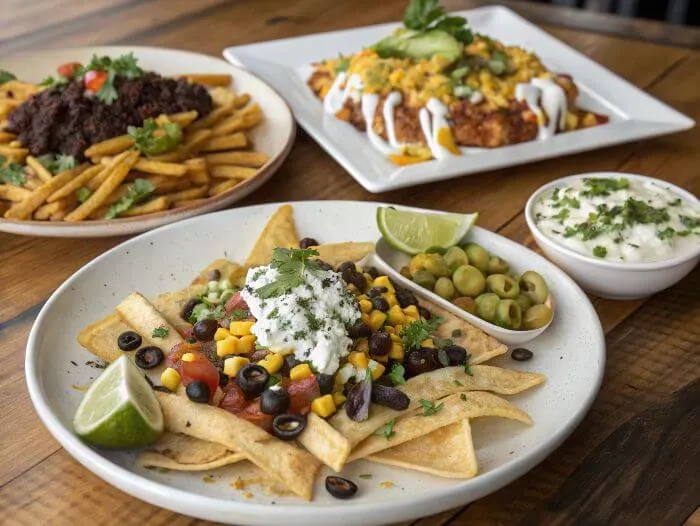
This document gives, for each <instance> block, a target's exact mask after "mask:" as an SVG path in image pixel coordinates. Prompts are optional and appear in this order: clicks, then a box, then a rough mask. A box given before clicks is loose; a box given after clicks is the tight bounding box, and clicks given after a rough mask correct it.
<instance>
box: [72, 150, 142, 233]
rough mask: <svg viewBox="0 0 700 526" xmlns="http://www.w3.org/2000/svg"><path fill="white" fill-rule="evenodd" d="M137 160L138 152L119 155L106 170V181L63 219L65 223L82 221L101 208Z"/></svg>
mask: <svg viewBox="0 0 700 526" xmlns="http://www.w3.org/2000/svg"><path fill="white" fill-rule="evenodd" d="M138 158H139V154H138V152H131V151H128V152H123V153H121V154H119V155H118V156H117V157H116V158H115V159H114V162H113V163H112V165H111V166H110V168H109V169H108V170H109V176H108V177H107V179H105V181H104V182H103V183H102V184H101V185H100V187H99V188H98V189H97V190H95V192H94V193H93V194H92V195H91V196H90V197H89V198H88V199H87V200H86V201H85V202H84V203H83V204H81V205H80V206H79V207H78V208H76V209H75V210H73V211H72V212H71V213H70V214H68V215H67V216H66V217H65V218H64V219H65V220H66V221H82V220H83V219H85V218H86V217H88V216H89V215H90V214H91V213H92V212H93V211H94V210H96V209H97V208H99V207H100V206H102V204H103V203H104V202H105V201H106V200H107V198H108V197H109V195H110V194H111V193H112V192H114V191H115V190H116V189H117V187H118V186H119V185H120V184H121V183H122V181H123V180H124V179H125V178H126V176H127V175H128V173H129V170H131V169H132V168H133V166H134V164H136V161H137V160H138Z"/></svg>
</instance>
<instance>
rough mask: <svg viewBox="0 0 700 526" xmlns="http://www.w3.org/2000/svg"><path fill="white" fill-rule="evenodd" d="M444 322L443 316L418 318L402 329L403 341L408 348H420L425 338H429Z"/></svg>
mask: <svg viewBox="0 0 700 526" xmlns="http://www.w3.org/2000/svg"><path fill="white" fill-rule="evenodd" d="M441 323H442V318H440V317H439V316H435V317H433V318H431V319H430V320H416V321H413V322H411V323H409V324H408V325H406V327H404V329H403V331H401V343H403V346H404V348H405V349H407V350H412V349H420V346H421V343H422V342H423V340H425V339H426V338H428V337H429V336H430V335H431V334H432V333H433V332H434V331H435V330H436V329H437V328H438V327H439V326H440V324H441Z"/></svg>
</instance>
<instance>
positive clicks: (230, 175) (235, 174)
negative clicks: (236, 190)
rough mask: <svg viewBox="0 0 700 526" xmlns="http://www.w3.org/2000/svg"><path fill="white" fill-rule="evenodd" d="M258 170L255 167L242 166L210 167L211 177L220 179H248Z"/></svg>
mask: <svg viewBox="0 0 700 526" xmlns="http://www.w3.org/2000/svg"><path fill="white" fill-rule="evenodd" d="M256 173H258V171H257V170H256V169H255V168H246V167H244V166H227V165H222V166H214V167H213V168H212V169H211V175H212V177H219V178H221V179H250V178H251V177H253V176H254V175H255V174H256Z"/></svg>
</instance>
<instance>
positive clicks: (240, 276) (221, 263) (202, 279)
mask: <svg viewBox="0 0 700 526" xmlns="http://www.w3.org/2000/svg"><path fill="white" fill-rule="evenodd" d="M214 270H218V271H219V272H220V273H221V278H222V279H223V278H225V279H227V280H229V281H230V282H231V283H233V285H234V286H236V287H242V286H243V285H244V284H245V275H246V272H247V269H246V268H245V267H242V266H240V265H239V264H238V263H234V262H233V261H229V260H228V259H223V258H222V259H217V260H214V261H213V262H211V263H210V264H209V265H208V266H207V268H205V269H204V270H203V271H202V272H200V273H199V276H197V277H196V278H195V279H194V280H193V281H192V285H206V284H207V283H209V281H210V279H209V274H210V273H211V272H212V271H214Z"/></svg>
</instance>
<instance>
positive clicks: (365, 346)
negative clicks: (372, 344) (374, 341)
mask: <svg viewBox="0 0 700 526" xmlns="http://www.w3.org/2000/svg"><path fill="white" fill-rule="evenodd" d="M355 350H356V351H357V352H361V353H368V352H369V341H368V340H367V338H358V339H357V341H356V342H355Z"/></svg>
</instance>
